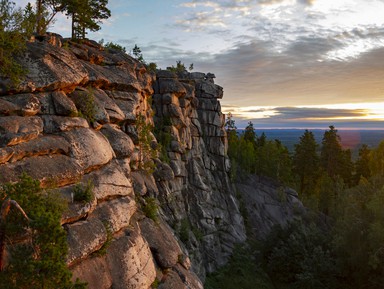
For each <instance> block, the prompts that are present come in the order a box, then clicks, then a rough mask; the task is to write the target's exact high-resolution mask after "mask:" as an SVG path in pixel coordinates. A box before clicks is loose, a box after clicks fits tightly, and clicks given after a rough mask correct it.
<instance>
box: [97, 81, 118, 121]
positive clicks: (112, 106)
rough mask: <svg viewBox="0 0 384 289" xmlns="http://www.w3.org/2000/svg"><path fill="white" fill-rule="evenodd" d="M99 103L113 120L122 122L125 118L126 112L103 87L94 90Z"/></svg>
mask: <svg viewBox="0 0 384 289" xmlns="http://www.w3.org/2000/svg"><path fill="white" fill-rule="evenodd" d="M93 93H94V95H95V97H96V99H97V101H98V103H99V105H100V106H101V107H103V108H104V109H105V111H106V112H107V114H108V116H109V119H110V120H111V122H114V123H116V122H120V121H122V120H124V118H125V114H124V112H123V111H122V110H121V109H120V108H119V107H118V106H117V105H116V103H115V102H114V101H113V100H112V99H111V98H110V97H109V96H108V95H107V94H106V93H105V92H104V91H103V90H101V89H97V88H96V89H94V91H93Z"/></svg>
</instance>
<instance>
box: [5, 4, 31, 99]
mask: <svg viewBox="0 0 384 289" xmlns="http://www.w3.org/2000/svg"><path fill="white" fill-rule="evenodd" d="M27 24H28V23H27V22H26V21H25V20H24V18H23V11H22V9H21V8H15V3H14V2H12V1H9V0H0V78H2V83H1V87H2V88H3V89H4V88H5V87H6V86H9V85H10V84H17V83H18V82H19V81H20V78H21V77H22V76H23V75H24V70H23V68H22V67H21V65H20V64H19V63H17V61H16V60H15V57H16V56H17V55H20V54H21V53H22V52H23V50H24V49H25V43H26V36H27ZM3 81H4V82H3ZM0 92H1V91H0Z"/></svg>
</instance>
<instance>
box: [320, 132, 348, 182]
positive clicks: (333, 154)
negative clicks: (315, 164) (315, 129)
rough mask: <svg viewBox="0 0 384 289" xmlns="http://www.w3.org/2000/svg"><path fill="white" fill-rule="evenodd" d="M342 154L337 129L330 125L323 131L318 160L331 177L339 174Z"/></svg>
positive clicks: (333, 177)
mask: <svg viewBox="0 0 384 289" xmlns="http://www.w3.org/2000/svg"><path fill="white" fill-rule="evenodd" d="M342 154H343V149H342V147H341V143H340V136H339V135H338V134H337V129H335V127H334V126H333V125H331V126H330V127H329V130H327V131H325V132H324V136H323V140H322V147H321V155H320V160H321V166H322V167H323V169H324V170H325V171H326V172H327V173H328V175H329V176H330V177H331V178H332V179H335V178H336V176H337V175H340V169H341V168H340V165H341V163H342V158H343V156H342Z"/></svg>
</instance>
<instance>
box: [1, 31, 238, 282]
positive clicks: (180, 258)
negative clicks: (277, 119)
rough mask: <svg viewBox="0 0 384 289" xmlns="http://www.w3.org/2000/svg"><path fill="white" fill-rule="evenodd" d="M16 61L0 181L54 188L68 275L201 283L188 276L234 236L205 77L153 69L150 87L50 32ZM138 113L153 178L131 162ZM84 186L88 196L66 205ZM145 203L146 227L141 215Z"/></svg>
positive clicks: (219, 121) (123, 62)
mask: <svg viewBox="0 0 384 289" xmlns="http://www.w3.org/2000/svg"><path fill="white" fill-rule="evenodd" d="M20 62H21V63H22V64H23V66H24V67H25V68H26V69H27V71H28V73H27V76H26V78H25V80H24V81H23V82H22V83H21V84H20V85H18V86H17V87H13V88H11V89H8V90H4V89H3V91H1V92H0V94H1V96H0V182H2V183H4V182H9V181H11V182H14V181H17V180H18V176H19V175H20V174H21V173H23V172H26V173H27V174H29V175H31V176H32V177H33V178H35V179H38V180H40V182H41V184H42V186H45V187H46V186H51V185H52V184H54V185H55V186H56V187H57V188H58V190H59V191H60V192H61V194H62V195H63V197H64V198H65V199H66V200H67V202H68V207H69V208H68V210H67V211H66V212H65V214H64V215H63V218H62V225H63V228H64V229H65V230H66V231H67V234H68V244H69V254H68V258H67V263H68V266H70V268H71V270H72V271H73V273H74V278H76V277H79V278H80V279H82V280H84V281H87V282H88V283H89V288H97V289H102V288H135V289H140V288H143V289H144V288H145V289H146V288H150V287H151V284H152V283H153V282H154V281H155V280H156V279H157V280H158V281H159V283H160V285H159V288H176V289H177V288H202V283H201V281H200V279H199V278H198V277H197V276H196V274H195V273H197V274H198V275H199V276H200V277H201V278H204V276H205V273H206V272H207V271H208V272H211V271H213V270H214V269H216V268H217V267H218V266H220V265H223V264H225V262H226V261H227V259H228V257H229V255H230V253H231V251H232V248H233V246H234V244H235V243H238V242H242V241H244V240H245V233H244V226H243V222H242V218H241V215H240V214H239V210H238V205H237V203H236V200H235V198H234V196H233V190H232V188H231V185H230V184H229V180H228V176H227V170H228V159H227V158H226V156H225V152H226V139H225V131H224V129H223V122H224V117H223V115H222V113H221V111H220V103H219V101H218V99H219V98H221V97H222V88H221V87H219V86H217V85H215V84H214V83H213V75H210V74H207V75H205V74H202V73H191V74H189V73H184V74H182V75H179V76H176V75H175V74H173V73H170V72H168V71H160V72H159V73H158V75H157V81H155V79H156V78H155V76H154V75H153V74H151V73H148V72H147V71H146V68H145V67H144V66H143V65H142V64H141V63H139V62H138V61H136V60H134V59H132V58H131V57H130V56H128V55H126V54H124V53H121V52H119V51H115V50H110V51H105V50H104V49H103V48H102V47H100V46H99V45H98V44H97V43H95V42H92V41H85V42H84V43H82V44H79V43H73V42H70V41H67V40H63V39H62V38H61V37H59V36H55V35H51V36H47V37H46V38H45V39H44V40H43V41H36V42H32V43H28V49H27V51H26V53H25V55H24V56H23V57H22V58H21V59H20ZM0 81H1V82H5V83H6V80H5V79H0ZM2 87H3V86H2ZM151 98H153V107H154V108H155V117H154V118H152V115H153V111H152V108H151ZM139 116H140V117H142V118H143V119H144V121H145V122H146V123H148V124H151V123H155V126H156V127H157V128H159V127H160V128H161V129H160V130H159V129H157V130H158V131H163V132H164V134H163V136H169V137H170V138H169V140H170V141H169V143H168V144H167V147H166V148H165V149H166V150H167V151H165V149H164V150H163V154H164V155H165V156H166V157H165V159H163V161H160V160H159V159H157V158H155V159H154V162H155V164H156V169H155V171H154V173H153V175H152V174H148V173H147V172H142V171H141V170H140V169H139V167H140V166H139V165H138V164H140V162H142V161H143V159H147V160H148V159H149V156H145V155H143V153H141V151H140V143H139V139H138V130H137V119H138V117H139ZM151 146H153V147H155V146H156V140H155V139H154V138H153V139H152V141H151ZM88 184H91V185H92V187H93V198H92V200H91V201H89V202H82V201H75V200H74V193H75V191H76V190H77V189H78V188H79V187H80V188H82V189H85V188H87V185H88ZM149 196H152V197H155V198H156V200H157V202H158V204H159V205H160V207H161V209H160V218H159V219H158V220H157V221H154V220H152V219H150V218H148V217H146V216H145V215H144V214H143V210H142V204H145V202H146V200H148V197H149ZM171 227H172V228H173V229H171ZM180 240H181V241H182V242H181V241H180ZM191 261H192V262H191ZM191 263H192V264H191Z"/></svg>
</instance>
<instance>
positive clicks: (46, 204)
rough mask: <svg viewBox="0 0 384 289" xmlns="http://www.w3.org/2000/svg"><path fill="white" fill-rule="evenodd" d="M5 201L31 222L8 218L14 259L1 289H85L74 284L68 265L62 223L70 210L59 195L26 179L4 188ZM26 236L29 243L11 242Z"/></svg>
mask: <svg viewBox="0 0 384 289" xmlns="http://www.w3.org/2000/svg"><path fill="white" fill-rule="evenodd" d="M5 198H10V199H12V200H15V201H16V202H17V203H18V204H19V205H20V206H21V208H22V209H23V210H24V211H25V213H26V214H27V215H28V217H29V218H30V221H29V222H28V221H27V220H26V219H25V218H24V217H23V216H22V215H21V214H20V213H19V211H15V210H11V211H10V213H9V214H8V216H7V218H6V223H5V226H4V227H3V229H2V230H4V231H5V234H6V240H7V243H8V247H9V250H10V254H11V256H12V258H11V259H10V263H9V264H8V266H7V267H5V268H4V271H2V272H0V288H7V289H16V288H17V289H24V288H25V289H27V288H28V289H35V288H36V289H37V288H68V289H69V288H77V289H80V288H85V286H86V285H85V284H84V283H79V282H76V283H75V284H73V283H72V282H71V272H70V271H69V270H68V268H67V265H66V262H65V260H66V255H67V252H68V245H67V237H66V232H65V230H64V229H63V228H62V226H61V225H60V220H61V216H62V213H63V211H64V210H65V208H66V206H65V201H64V200H63V199H62V198H61V197H60V196H59V194H58V193H55V192H54V191H45V190H42V189H41V188H40V183H39V181H36V180H33V179H32V178H31V177H29V176H27V175H22V176H21V177H20V181H19V182H18V183H15V184H5V185H2V186H1V187H0V200H2V201H4V200H5ZM0 206H1V202H0ZM0 225H1V223H0ZM26 235H27V236H29V238H30V241H29V242H22V243H17V242H16V243H12V242H10V241H9V240H17V239H19V238H20V236H24V238H25V236H26Z"/></svg>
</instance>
